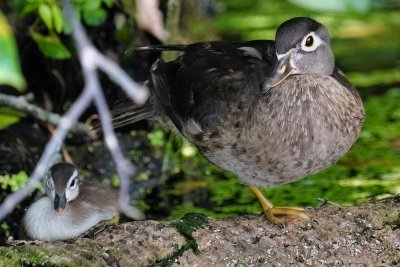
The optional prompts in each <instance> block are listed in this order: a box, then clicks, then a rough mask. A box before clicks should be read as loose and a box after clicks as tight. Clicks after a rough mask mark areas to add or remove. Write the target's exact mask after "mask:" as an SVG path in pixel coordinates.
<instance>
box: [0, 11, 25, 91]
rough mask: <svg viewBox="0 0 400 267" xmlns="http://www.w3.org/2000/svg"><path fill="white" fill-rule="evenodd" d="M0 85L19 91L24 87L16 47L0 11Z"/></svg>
mask: <svg viewBox="0 0 400 267" xmlns="http://www.w3.org/2000/svg"><path fill="white" fill-rule="evenodd" d="M0 84H7V85H10V86H13V87H15V88H17V89H19V90H20V91H22V89H23V88H25V86H26V82H25V80H24V77H23V76H22V73H21V67H20V65H19V58H18V53H17V46H16V43H15V39H14V36H13V34H12V31H11V28H10V26H9V25H8V23H7V20H6V18H5V16H4V15H3V13H1V11H0Z"/></svg>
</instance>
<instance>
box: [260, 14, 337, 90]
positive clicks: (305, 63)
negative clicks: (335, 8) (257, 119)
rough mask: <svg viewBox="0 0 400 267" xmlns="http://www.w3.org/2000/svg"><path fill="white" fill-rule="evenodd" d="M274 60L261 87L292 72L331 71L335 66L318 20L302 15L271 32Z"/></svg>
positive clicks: (280, 80) (313, 72)
mask: <svg viewBox="0 0 400 267" xmlns="http://www.w3.org/2000/svg"><path fill="white" fill-rule="evenodd" d="M275 49H276V57H277V61H276V62H275V65H274V68H273V70H272V72H271V73H270V75H269V77H268V79H267V80H266V81H265V82H264V84H263V91H268V90H269V89H270V88H272V87H275V86H277V85H278V84H280V83H281V82H283V81H284V80H285V79H286V78H287V77H289V76H290V75H293V74H321V75H331V74H332V72H333V70H334V67H335V59H334V56H333V53H332V49H331V45H330V40H329V34H328V31H327V29H326V28H325V27H324V25H322V24H321V23H319V22H317V21H315V20H313V19H310V18H305V17H299V18H293V19H290V20H288V21H285V22H284V23H282V24H281V25H280V26H279V27H278V29H277V31H276V36H275Z"/></svg>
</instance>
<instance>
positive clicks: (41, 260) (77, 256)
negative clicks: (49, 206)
mask: <svg viewBox="0 0 400 267" xmlns="http://www.w3.org/2000/svg"><path fill="white" fill-rule="evenodd" d="M309 214H310V215H311V217H312V218H313V219H314V220H313V222H308V223H304V222H303V223H300V222H299V223H295V224H292V225H289V226H287V227H284V228H282V227H279V226H276V225H272V224H271V223H269V222H267V221H266V220H265V219H264V216H263V215H247V216H240V217H236V218H233V219H227V220H214V219H212V218H207V217H205V216H203V215H200V214H187V215H185V216H184V217H183V218H182V219H181V220H179V221H175V222H156V221H136V222H130V223H125V224H121V225H117V226H111V227H108V228H107V229H106V230H104V231H103V232H101V233H99V234H98V235H96V236H95V237H93V238H81V237H80V238H77V239H76V240H72V241H68V242H37V241H32V242H26V241H10V242H9V245H8V247H0V266H7V267H8V266H34V265H35V266H38V265H41V264H43V265H44V266H58V265H63V266H199V267H200V266H400V196H394V197H391V198H387V199H385V200H381V201H376V202H369V203H365V204H362V205H360V206H353V207H346V208H339V207H336V206H324V207H322V208H319V209H317V210H312V211H309Z"/></svg>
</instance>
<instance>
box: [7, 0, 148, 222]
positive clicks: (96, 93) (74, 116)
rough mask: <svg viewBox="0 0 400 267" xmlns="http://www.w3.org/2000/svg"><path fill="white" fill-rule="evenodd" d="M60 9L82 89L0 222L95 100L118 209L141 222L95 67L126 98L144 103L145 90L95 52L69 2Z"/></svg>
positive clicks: (10, 199)
mask: <svg viewBox="0 0 400 267" xmlns="http://www.w3.org/2000/svg"><path fill="white" fill-rule="evenodd" d="M63 6H64V11H65V14H66V17H67V18H68V20H69V21H70V23H71V26H72V33H73V37H74V39H75V44H76V50H77V51H78V54H79V59H80V62H81V64H82V71H83V76H84V81H85V87H84V89H83V92H82V93H81V95H80V96H79V98H78V99H77V100H76V101H75V102H74V103H73V104H72V106H71V108H70V109H69V111H68V112H67V113H66V114H65V115H64V116H63V117H62V118H61V119H60V120H59V123H58V127H57V130H56V131H55V133H54V135H53V137H52V138H51V139H50V141H49V142H48V143H47V145H46V147H45V150H44V152H43V154H42V156H41V158H40V160H39V162H38V164H37V165H36V167H35V170H34V171H33V173H32V175H31V177H30V179H29V181H28V183H27V184H26V186H25V187H24V188H22V189H21V190H18V191H16V192H14V193H12V194H11V195H9V196H8V197H7V198H6V199H5V200H4V202H3V203H2V204H1V206H0V220H1V219H3V218H4V217H5V216H7V215H8V214H9V213H10V212H11V211H12V210H13V209H14V207H15V206H16V205H17V204H18V203H20V202H21V201H22V200H23V199H24V198H25V197H27V196H28V194H29V193H30V192H31V191H32V189H33V186H34V185H35V184H36V183H37V182H39V181H40V179H41V178H42V177H43V175H44V173H45V171H46V170H47V164H48V163H49V161H50V159H51V158H52V156H53V155H54V153H55V152H56V151H57V150H59V148H60V145H61V143H62V142H63V141H64V139H65V137H66V135H67V133H68V131H69V130H70V129H71V128H72V127H73V125H74V124H76V122H77V120H78V118H79V117H80V116H81V114H82V113H83V112H84V111H85V109H86V108H87V107H88V106H89V104H90V103H91V101H93V100H94V101H95V104H96V107H97V109H98V111H99V116H100V118H101V123H102V127H103V131H104V136H105V142H106V144H107V146H108V148H109V149H110V151H111V154H112V156H113V159H114V161H115V164H116V166H117V172H118V175H119V177H120V206H121V210H122V211H123V212H125V213H126V215H128V216H130V217H132V218H134V219H142V218H143V215H142V213H141V212H140V211H139V210H137V209H135V208H133V207H131V206H130V205H129V184H130V180H129V178H130V176H132V175H133V174H134V173H135V168H134V166H132V165H131V164H130V163H129V161H128V160H126V159H125V158H124V156H123V154H122V152H121V149H120V147H119V144H118V141H117V138H116V136H115V133H114V130H113V128H112V124H111V114H110V111H109V109H108V107H107V104H106V101H105V97H104V95H103V92H102V90H101V86H100V82H99V79H98V75H97V71H96V68H100V69H102V70H103V71H104V72H105V73H106V74H107V75H109V77H110V78H111V79H112V80H114V81H115V82H116V83H117V84H119V85H121V87H122V89H123V90H124V91H125V92H126V93H127V95H129V96H130V97H131V98H132V99H133V100H134V101H136V102H137V103H144V102H145V101H146V99H147V96H148V92H147V89H146V88H144V87H141V86H139V85H138V84H137V83H135V82H134V81H133V80H131V79H130V78H129V76H128V75H127V74H126V73H124V71H123V70H121V69H120V68H119V67H118V66H117V65H116V64H115V63H113V62H112V61H110V60H109V59H107V58H106V57H104V56H103V55H102V54H101V53H100V52H98V51H97V50H96V48H95V47H94V46H93V45H92V44H91V43H90V41H89V39H88V37H87V35H86V33H85V31H84V29H83V27H82V25H81V24H80V23H79V22H78V20H77V19H76V17H75V15H74V12H73V10H72V7H71V4H70V1H69V0H64V1H63Z"/></svg>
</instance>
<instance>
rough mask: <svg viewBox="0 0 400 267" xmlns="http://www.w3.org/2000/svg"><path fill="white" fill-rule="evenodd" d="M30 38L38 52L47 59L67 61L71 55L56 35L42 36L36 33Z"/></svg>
mask: <svg viewBox="0 0 400 267" xmlns="http://www.w3.org/2000/svg"><path fill="white" fill-rule="evenodd" d="M31 34H32V38H33V40H34V41H35V42H36V44H37V45H38V47H39V50H40V51H41V52H42V53H43V54H44V55H45V56H48V57H51V58H54V59H67V58H70V57H71V53H70V52H69V51H68V49H67V48H66V47H65V46H64V45H63V44H62V43H61V41H60V39H59V38H58V37H57V36H56V35H48V36H44V35H41V34H40V33H37V32H32V33H31Z"/></svg>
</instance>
